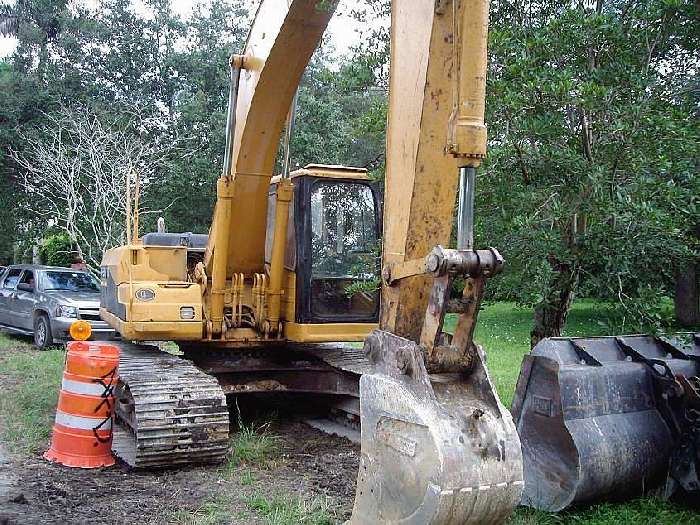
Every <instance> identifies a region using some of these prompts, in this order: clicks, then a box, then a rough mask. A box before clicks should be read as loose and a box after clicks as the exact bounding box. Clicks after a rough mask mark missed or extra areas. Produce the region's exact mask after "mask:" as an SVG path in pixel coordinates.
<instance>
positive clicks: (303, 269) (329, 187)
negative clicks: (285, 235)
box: [295, 176, 380, 324]
mask: <svg viewBox="0 0 700 525" xmlns="http://www.w3.org/2000/svg"><path fill="white" fill-rule="evenodd" d="M295 182H296V184H297V186H296V189H295V201H296V208H297V209H296V212H295V215H296V217H298V219H297V220H296V221H295V223H296V224H295V226H296V230H297V231H296V233H297V253H298V257H297V269H296V271H297V296H296V298H297V309H296V314H297V319H296V321H297V322H298V323H313V324H319V323H376V322H377V320H378V317H379V293H378V283H379V254H380V246H379V233H380V227H379V204H378V198H377V195H376V193H375V191H374V188H373V187H372V185H371V184H370V182H369V181H368V180H367V181H365V180H353V179H341V178H333V179H330V178H321V177H309V176H303V177H298V178H297V180H295Z"/></svg>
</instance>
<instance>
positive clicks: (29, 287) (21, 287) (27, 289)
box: [17, 283, 34, 293]
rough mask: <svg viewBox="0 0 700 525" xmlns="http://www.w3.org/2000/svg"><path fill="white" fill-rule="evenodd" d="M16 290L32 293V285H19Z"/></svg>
mask: <svg viewBox="0 0 700 525" xmlns="http://www.w3.org/2000/svg"><path fill="white" fill-rule="evenodd" d="M17 289H18V290H21V291H23V292H30V293H32V292H34V285H33V284H28V283H19V284H18V285H17Z"/></svg>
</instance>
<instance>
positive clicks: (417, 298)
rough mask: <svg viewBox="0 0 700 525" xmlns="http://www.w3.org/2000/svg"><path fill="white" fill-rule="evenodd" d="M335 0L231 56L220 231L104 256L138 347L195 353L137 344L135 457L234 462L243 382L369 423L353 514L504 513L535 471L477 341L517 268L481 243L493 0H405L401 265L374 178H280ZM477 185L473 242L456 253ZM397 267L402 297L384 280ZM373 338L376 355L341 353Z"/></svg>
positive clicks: (356, 174) (463, 241) (485, 518)
mask: <svg viewBox="0 0 700 525" xmlns="http://www.w3.org/2000/svg"><path fill="white" fill-rule="evenodd" d="M336 3H337V2H335V1H319V0H291V1H288V0H262V2H261V3H260V6H259V8H258V11H257V14H256V16H255V20H254V23H253V25H252V28H251V30H250V33H249V36H248V39H247V42H246V45H245V50H244V52H243V53H242V54H240V55H235V56H233V57H232V58H231V61H230V66H231V94H230V103H229V116H228V125H227V147H226V152H225V161H224V169H223V172H222V174H221V176H220V178H219V179H218V182H217V201H216V207H215V211H214V217H213V222H212V226H211V229H210V232H209V235H208V236H204V235H195V234H173V233H151V234H146V235H144V236H143V237H142V238H141V239H137V240H134V241H133V242H131V243H130V244H128V245H126V246H120V247H116V248H114V249H111V250H109V251H107V252H106V253H105V255H104V259H103V263H102V268H101V271H102V286H103V297H102V306H101V315H102V317H103V319H105V320H106V321H108V322H109V323H110V324H111V325H112V326H113V327H114V328H115V329H117V330H118V331H119V332H120V333H121V334H122V336H123V338H124V339H125V340H131V341H136V342H138V341H158V340H160V341H175V342H176V343H177V344H178V346H179V347H180V349H181V350H182V351H183V353H184V358H183V357H180V356H175V355H171V354H168V353H165V352H160V351H158V350H154V349H153V347H148V346H146V345H138V344H129V345H127V344H124V345H122V358H121V362H120V376H121V381H120V384H119V386H118V392H117V394H118V398H119V401H118V403H117V409H116V416H117V420H118V423H119V425H118V429H117V430H116V431H115V439H114V450H115V452H116V454H117V455H119V456H120V457H121V458H122V459H123V460H124V461H126V462H127V463H130V464H131V465H134V466H136V467H149V466H151V467H158V466H167V465H173V464H186V463H198V462H208V461H212V462H213V461H218V460H220V459H221V458H222V457H223V455H224V454H225V453H226V450H227V447H228V410H227V408H226V395H227V394H242V393H249V392H275V391H279V392H304V393H318V394H323V395H331V396H332V397H333V399H334V400H335V409H336V410H338V411H341V413H342V414H343V415H344V417H346V418H349V419H351V420H352V419H355V420H357V418H358V417H359V420H360V423H361V445H362V453H361V465H360V471H359V474H358V484H357V493H356V500H355V505H354V510H353V517H352V521H353V523H361V524H369V523H399V522H400V523H416V524H418V523H421V524H424V523H460V524H461V523H499V522H502V521H503V520H505V519H506V517H507V516H508V515H509V514H510V513H511V511H512V509H513V508H514V506H515V505H516V504H517V503H518V502H519V500H520V495H521V491H522V487H523V470H522V456H521V452H520V442H519V439H518V435H517V433H516V429H515V425H514V423H513V420H512V418H511V416H510V413H509V412H508V410H507V409H505V408H504V406H503V405H502V404H501V403H500V401H499V399H498V396H497V394H496V391H495V389H494V387H493V384H492V382H491V380H490V378H489V375H488V371H487V369H486V365H485V357H484V354H483V352H482V350H481V349H480V348H479V347H477V346H476V345H475V344H474V342H473V332H474V326H475V322H476V315H477V312H478V308H479V302H480V299H481V297H482V295H483V291H484V282H485V280H486V279H487V278H488V277H490V276H493V275H496V274H497V273H498V272H499V271H500V269H501V268H502V265H503V260H502V258H501V256H500V255H499V254H498V252H497V251H496V250H495V249H486V250H475V249H474V248H473V245H472V237H473V235H472V224H473V222H472V216H473V196H474V182H475V171H476V168H477V167H478V166H479V165H480V163H481V161H482V159H483V158H484V156H485V154H486V127H485V125H484V104H485V84H486V45H487V33H488V0H467V1H456V0H455V1H452V0H438V1H435V0H412V1H410V2H406V1H395V2H394V5H393V11H392V29H391V31H392V62H391V80H390V102H389V117H388V137H387V168H386V189H385V193H386V198H385V200H384V203H383V208H384V209H383V236H382V239H383V240H382V242H383V245H382V266H381V271H380V269H379V265H378V264H377V261H376V259H377V253H378V246H379V238H380V224H381V221H380V215H381V213H380V203H379V200H378V198H377V194H376V191H375V188H374V186H373V185H372V184H371V181H370V180H369V178H368V176H367V174H366V173H365V171H364V170H362V169H354V168H347V167H340V166H320V165H310V166H307V167H305V168H304V169H300V170H297V171H294V172H291V173H290V172H289V168H288V166H289V159H288V151H287V152H286V154H285V158H284V159H283V160H284V169H283V170H282V173H281V174H280V175H278V176H273V175H274V173H273V172H274V169H275V160H276V155H277V152H278V145H279V143H280V137H281V135H282V132H283V130H284V129H285V122H286V121H287V120H289V119H288V115H289V112H290V107H291V105H292V101H293V98H294V95H295V92H296V90H297V88H298V85H299V82H300V79H301V76H302V74H303V72H304V70H305V68H306V65H307V64H308V62H309V59H310V57H311V55H312V53H313V52H314V50H315V49H316V47H317V45H318V43H319V41H320V39H321V37H322V35H323V32H324V30H325V28H326V25H327V24H328V21H329V20H330V18H331V16H332V15H333V11H334V9H335V7H336ZM286 128H287V130H288V131H289V128H290V126H286ZM458 193H459V216H460V220H459V226H460V227H459V235H458V237H459V239H458V246H457V249H447V248H443V246H447V243H448V241H449V238H450V232H451V228H452V223H453V209H454V203H455V201H456V197H457V194H458ZM459 276H463V277H466V278H467V286H466V288H465V290H466V291H465V298H466V300H465V301H464V303H465V304H466V305H467V306H466V308H465V311H464V312H463V313H462V314H461V315H460V317H459V322H458V323H457V329H456V333H455V334H454V336H453V337H451V336H449V335H448V334H446V333H444V332H443V330H442V325H443V320H444V316H445V311H446V307H447V300H448V298H449V292H450V289H451V288H452V286H451V285H452V282H453V281H454V279H455V278H457V277H459ZM379 277H381V282H382V285H381V308H380V301H379V299H380V297H379V295H380V293H379V292H378V291H373V290H372V287H371V286H368V283H371V282H372V281H373V280H376V279H377V278H379ZM375 288H376V286H375ZM353 341H365V343H364V348H353V347H352V346H350V345H346V344H342V343H347V342H353Z"/></svg>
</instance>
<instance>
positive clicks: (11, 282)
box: [2, 268, 22, 288]
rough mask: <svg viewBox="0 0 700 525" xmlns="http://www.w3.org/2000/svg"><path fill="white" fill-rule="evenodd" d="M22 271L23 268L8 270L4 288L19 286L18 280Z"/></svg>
mask: <svg viewBox="0 0 700 525" xmlns="http://www.w3.org/2000/svg"><path fill="white" fill-rule="evenodd" d="M20 273H22V270H21V268H13V269H12V270H10V271H9V272H7V277H5V280H4V281H3V284H2V287H3V288H14V287H15V286H17V281H19V274H20Z"/></svg>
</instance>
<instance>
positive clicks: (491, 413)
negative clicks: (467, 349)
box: [351, 330, 523, 525]
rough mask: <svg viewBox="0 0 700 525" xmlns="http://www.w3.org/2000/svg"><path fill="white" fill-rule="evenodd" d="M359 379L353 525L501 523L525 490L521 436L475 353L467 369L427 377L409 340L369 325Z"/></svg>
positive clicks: (417, 350) (415, 348)
mask: <svg viewBox="0 0 700 525" xmlns="http://www.w3.org/2000/svg"><path fill="white" fill-rule="evenodd" d="M365 353H366V354H367V356H368V358H369V360H370V361H371V362H372V364H373V365H374V372H372V373H369V374H365V375H363V376H362V378H361V380H360V413H361V421H362V455H361V460H360V470H359V474H358V481H357V491H356V495H355V506H354V509H353V515H352V520H351V523H352V524H358V525H359V524H363V525H364V524H368V523H401V524H406V525H408V524H421V525H425V524H437V523H440V524H472V523H473V524H488V523H502V522H503V521H504V520H505V519H506V518H507V517H508V516H509V515H510V513H511V512H512V510H513V508H514V507H515V505H517V504H518V502H519V501H520V497H521V492H522V487H523V469H522V455H521V452H520V441H519V439H518V435H517V433H516V430H515V425H514V424H513V420H512V418H511V416H510V413H509V412H508V410H507V409H506V408H505V407H504V406H503V405H502V404H501V402H500V401H499V400H498V396H497V395H496V393H495V390H494V387H493V383H492V382H491V380H490V378H489V375H488V371H487V370H486V367H485V365H484V355H483V352H482V351H481V349H479V350H478V355H477V356H476V359H475V361H476V363H475V365H474V367H473V368H472V370H471V372H470V373H469V374H468V375H467V374H443V375H441V376H438V375H430V376H429V375H428V373H427V371H426V368H425V364H424V361H423V356H422V355H421V351H420V348H419V347H418V345H416V343H414V342H413V341H410V340H408V339H404V338H402V337H399V336H396V335H394V334H391V333H388V332H384V331H381V330H375V331H374V332H373V333H372V334H370V336H369V337H368V338H367V339H366V341H365Z"/></svg>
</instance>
